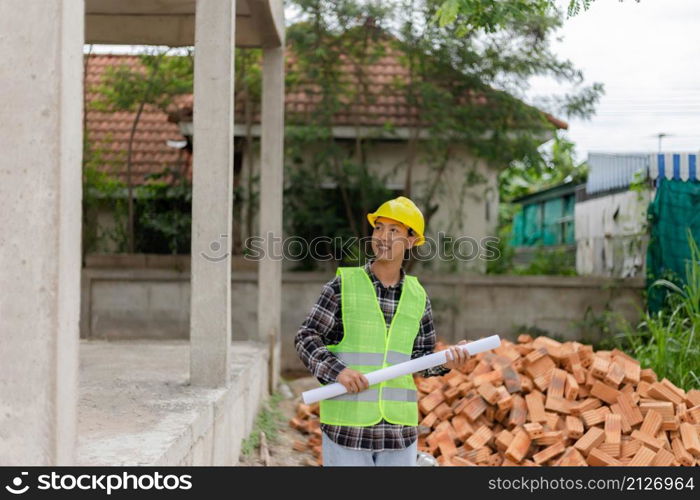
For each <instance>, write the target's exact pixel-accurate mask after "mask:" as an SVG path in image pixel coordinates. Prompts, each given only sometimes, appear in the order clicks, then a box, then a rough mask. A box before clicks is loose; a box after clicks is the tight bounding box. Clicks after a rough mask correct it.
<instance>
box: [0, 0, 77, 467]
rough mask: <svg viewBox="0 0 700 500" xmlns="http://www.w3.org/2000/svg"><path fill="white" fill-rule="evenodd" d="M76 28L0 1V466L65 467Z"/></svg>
mask: <svg viewBox="0 0 700 500" xmlns="http://www.w3.org/2000/svg"><path fill="white" fill-rule="evenodd" d="M84 18H85V13H84V3H83V1H82V0H44V1H34V2H26V1H25V0H3V2H0V33H3V36H2V38H3V40H4V44H5V45H4V49H5V52H4V55H3V58H2V59H1V60H0V74H2V75H6V76H7V77H6V78H3V92H2V96H1V97H0V148H1V149H2V151H3V157H4V158H3V163H2V167H0V213H2V217H0V283H2V287H3V289H4V290H5V291H6V292H7V293H2V294H0V317H2V321H1V322H0V325H1V328H2V329H1V331H0V465H44V466H52V465H72V464H73V463H74V461H75V442H76V404H77V387H78V341H79V332H78V321H79V315H80V259H81V252H80V243H81V209H82V207H81V200H82V171H81V161H82V95H83V84H82V83H83V82H82V74H83V55H82V53H83V42H84ZM5 35H6V36H5Z"/></svg>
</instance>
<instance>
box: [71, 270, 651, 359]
mask: <svg viewBox="0 0 700 500" xmlns="http://www.w3.org/2000/svg"><path fill="white" fill-rule="evenodd" d="M418 276H419V278H420V280H421V282H422V283H423V284H424V286H425V288H426V290H427V292H428V294H429V296H430V298H431V302H432V304H433V309H434V314H435V325H436V330H437V332H438V336H439V337H440V338H442V339H444V340H445V341H448V342H452V341H455V340H458V339H462V338H467V339H469V338H471V339H474V338H478V337H480V336H483V335H490V334H493V333H498V334H501V335H506V336H507V335H509V334H511V332H512V331H513V328H514V327H516V326H520V325H526V326H529V327H533V326H534V327H538V328H541V329H544V330H547V331H548V332H549V333H550V334H553V335H558V336H561V337H563V338H567V339H576V338H578V337H579V335H581V334H582V329H581V328H580V325H579V326H576V325H574V322H577V321H578V322H580V321H582V320H583V319H584V316H585V314H586V311H587V309H589V308H590V309H591V310H592V311H593V312H594V313H596V314H600V313H601V312H602V311H603V310H604V309H605V308H606V307H609V308H610V309H612V310H613V311H617V312H620V313H622V314H623V315H624V316H625V317H627V318H628V319H629V320H635V319H636V314H637V313H636V309H635V305H636V306H641V304H642V297H641V293H642V289H643V282H642V280H641V279H629V280H609V279H605V278H594V277H564V276H561V277H559V276H476V275H466V276H464V275H459V276H458V275H438V274H432V273H428V272H424V273H420V274H419V275H418ZM332 277H333V274H332V273H284V275H283V285H282V286H283V289H282V358H283V360H282V368H283V369H287V370H288V369H296V368H301V364H300V363H299V361H298V359H297V355H296V352H295V350H294V345H293V339H294V335H295V334H296V332H297V330H298V328H299V326H300V325H301V323H302V321H303V320H304V318H305V317H306V315H307V314H308V312H309V310H310V309H311V307H312V306H313V304H314V302H315V301H316V299H317V298H318V295H319V293H320V291H321V288H322V286H323V284H324V283H325V282H326V281H328V280H330V279H332ZM188 280H189V274H188V273H186V272H183V273H179V272H175V271H167V270H153V269H150V270H149V269H140V270H115V269H85V270H84V279H83V286H84V289H83V307H84V310H83V321H82V326H83V328H82V335H83V336H84V337H90V338H107V339H123V338H166V337H178V338H186V337H187V332H188V328H187V324H188V317H187V311H189V308H188V304H189V285H188ZM256 280H257V273H255V272H234V273H233V278H232V304H231V309H232V313H231V314H232V329H233V338H234V339H236V340H247V339H249V340H261V339H259V338H258V332H257V322H256V321H257V313H256V308H257V285H256Z"/></svg>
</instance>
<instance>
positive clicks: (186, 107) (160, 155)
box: [86, 48, 568, 184]
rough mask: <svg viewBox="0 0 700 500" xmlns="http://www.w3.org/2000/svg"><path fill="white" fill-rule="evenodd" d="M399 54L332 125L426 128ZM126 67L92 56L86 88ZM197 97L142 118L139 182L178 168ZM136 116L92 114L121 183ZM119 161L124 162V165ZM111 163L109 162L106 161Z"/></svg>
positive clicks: (388, 57) (300, 106) (291, 95)
mask: <svg viewBox="0 0 700 500" xmlns="http://www.w3.org/2000/svg"><path fill="white" fill-rule="evenodd" d="M398 56H399V54H398V53H397V52H396V50H395V49H392V48H388V49H387V51H386V53H385V54H384V55H383V56H382V57H380V58H379V59H378V60H376V61H375V62H373V63H372V64H369V65H367V67H366V68H365V69H364V72H363V73H364V75H365V78H366V81H365V82H364V84H365V85H366V89H367V93H366V94H367V96H368V97H367V98H366V100H365V102H357V100H356V99H353V101H352V102H350V101H347V102H346V106H345V107H343V108H342V109H341V110H339V111H338V112H337V113H336V114H335V115H334V116H333V123H334V124H335V125H338V126H354V125H361V126H379V127H383V126H385V124H387V123H391V124H392V125H393V126H395V127H415V126H420V125H422V124H424V123H425V122H424V120H421V117H420V116H419V114H418V112H417V110H416V109H415V108H412V107H411V106H409V105H408V103H407V102H406V97H405V96H404V95H402V92H401V91H400V90H398V89H397V88H396V87H395V82H396V81H397V80H399V81H402V80H403V81H405V79H406V78H407V77H408V72H407V69H406V68H404V67H403V66H402V64H401V63H400V61H399V57H398ZM120 64H127V65H130V66H136V65H138V64H139V62H138V57H137V56H123V55H93V56H90V60H89V63H88V66H87V82H86V89H88V90H89V89H90V87H92V86H94V85H97V84H99V83H100V79H101V77H102V75H103V74H104V71H105V68H107V67H108V66H118V65H120ZM294 64H295V57H294V54H293V52H292V51H291V50H289V51H288V52H287V55H286V66H287V69H288V70H289V69H290V68H292V67H293V65H294ZM341 68H342V74H343V75H344V76H343V77H342V80H343V81H345V82H348V83H357V79H356V76H355V67H354V65H353V64H352V63H350V62H349V61H348V60H347V59H345V58H344V59H343V62H342V63H341ZM317 92H318V87H317V86H316V85H313V84H307V85H303V86H302V85H295V87H294V89H289V88H288V89H287V93H286V95H285V113H286V114H287V116H288V117H292V116H297V117H300V116H301V117H303V116H304V115H305V114H308V115H310V114H311V113H313V110H314V103H315V102H318V97H317V96H318V93H317ZM95 98H96V94H95V93H94V92H89V91H88V94H87V99H88V101H92V100H94V99H95ZM192 101H193V99H192V95H185V96H181V97H180V98H178V99H177V111H175V112H173V113H171V114H170V117H169V116H168V114H166V113H163V112H162V111H159V110H157V109H153V108H150V107H147V108H146V109H145V111H144V113H143V115H142V116H141V120H140V123H139V126H138V129H137V133H136V143H135V151H134V155H133V160H134V162H133V163H134V166H133V174H132V175H133V176H134V179H135V180H134V183H135V184H138V183H141V182H143V176H144V175H145V174H147V173H150V172H156V171H160V170H162V168H163V167H164V166H165V165H173V166H174V165H177V162H178V161H182V160H180V155H181V153H180V152H179V151H178V150H177V149H174V148H171V147H168V146H167V145H166V141H167V140H168V139H173V140H184V137H183V136H182V135H181V134H180V131H179V128H178V125H177V121H191V119H192ZM468 101H471V102H473V103H474V104H478V105H485V104H486V103H487V100H486V99H485V98H484V97H483V96H478V95H467V96H464V102H468ZM254 109H255V110H254V112H253V122H254V123H260V112H259V106H256V107H255V108H254ZM235 110H236V116H235V121H236V123H242V122H243V121H244V114H243V110H244V106H243V96H242V93H240V92H239V93H237V94H236V105H235ZM546 116H547V118H548V120H549V121H550V122H551V123H552V124H553V125H554V126H555V127H557V128H567V127H568V125H567V124H566V123H565V122H562V121H561V120H558V119H556V118H554V117H552V116H550V115H546ZM133 117H134V113H131V112H115V113H108V112H101V111H94V110H88V113H87V128H88V134H89V138H90V140H91V141H92V142H93V143H94V144H95V145H100V146H101V147H102V148H103V149H104V150H105V155H104V156H105V159H106V160H109V164H106V165H105V167H104V168H105V169H109V170H110V171H111V172H114V173H117V174H118V175H119V176H120V177H121V178H122V179H125V178H126V161H125V158H126V151H127V142H128V138H129V133H130V130H131V125H132V121H133ZM120 158H124V160H121V161H120ZM184 159H185V162H186V163H185V165H184V166H183V167H184V168H185V169H186V170H185V171H186V175H187V176H188V178H190V179H191V158H190V155H189V154H185V155H184ZM106 163H107V162H106Z"/></svg>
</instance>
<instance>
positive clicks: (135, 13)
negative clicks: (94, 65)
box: [85, 0, 284, 47]
mask: <svg viewBox="0 0 700 500" xmlns="http://www.w3.org/2000/svg"><path fill="white" fill-rule="evenodd" d="M281 5H282V1H281V0H238V1H237V2H236V8H235V10H236V30H235V32H236V37H235V40H236V46H237V47H273V46H278V45H279V44H280V40H281V36H280V33H281V32H283V31H284V13H283V9H281V10H280V9H279V6H281ZM195 9H196V2H195V1H194V0H167V1H163V0H87V7H86V13H87V15H86V22H85V39H86V42H87V43H104V44H137V45H138V44H144V45H169V46H171V47H180V46H191V45H192V44H194V37H195V35H194V31H195ZM280 11H281V12H282V22H281V23H280V16H279V12H280ZM273 13H274V14H275V15H273Z"/></svg>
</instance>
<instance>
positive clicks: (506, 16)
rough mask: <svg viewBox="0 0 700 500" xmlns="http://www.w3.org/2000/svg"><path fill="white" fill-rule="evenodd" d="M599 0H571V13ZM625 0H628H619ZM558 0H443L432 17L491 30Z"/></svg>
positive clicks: (550, 6) (552, 5)
mask: <svg viewBox="0 0 700 500" xmlns="http://www.w3.org/2000/svg"><path fill="white" fill-rule="evenodd" d="M594 1H595V0H568V5H567V14H568V16H569V17H573V16H576V15H578V14H579V13H580V12H581V10H588V9H589V8H590V6H591V4H592V3H593V2H594ZM619 1H620V2H623V1H624V0H619ZM635 1H636V2H637V3H639V1H640V0H635ZM558 3H562V2H558V1H557V0H507V1H494V0H441V5H440V8H439V9H438V10H437V12H436V14H435V16H434V17H433V18H432V21H433V22H437V23H439V24H440V26H445V25H447V24H456V25H457V26H458V27H459V30H460V32H462V33H464V32H468V31H471V30H475V29H476V30H478V29H481V28H484V29H486V30H488V31H495V30H497V29H500V28H503V27H505V26H508V25H509V24H512V23H517V22H521V21H523V20H526V19H528V18H530V17H532V16H542V15H546V14H547V12H548V11H550V10H551V9H556V8H557V4H558Z"/></svg>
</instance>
